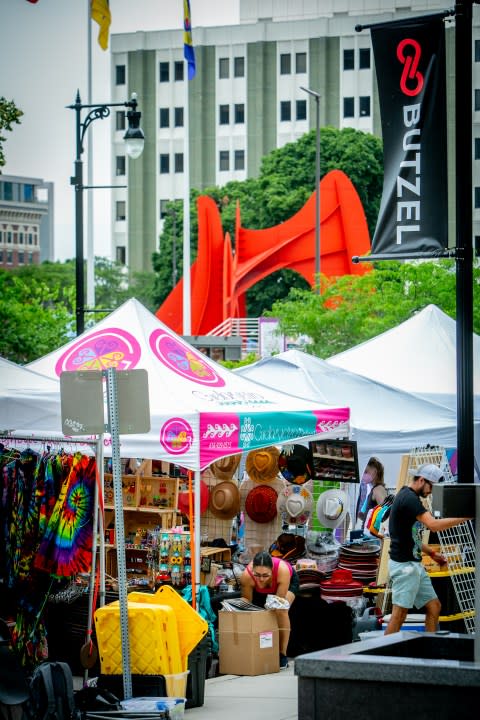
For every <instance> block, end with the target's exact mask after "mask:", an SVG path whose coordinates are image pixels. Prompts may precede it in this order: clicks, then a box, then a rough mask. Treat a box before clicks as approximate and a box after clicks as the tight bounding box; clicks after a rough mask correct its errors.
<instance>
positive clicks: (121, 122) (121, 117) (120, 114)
mask: <svg viewBox="0 0 480 720" xmlns="http://www.w3.org/2000/svg"><path fill="white" fill-rule="evenodd" d="M115 130H125V111H124V110H117V111H116V113H115Z"/></svg>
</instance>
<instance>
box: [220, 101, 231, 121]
mask: <svg viewBox="0 0 480 720" xmlns="http://www.w3.org/2000/svg"><path fill="white" fill-rule="evenodd" d="M218 122H219V123H220V125H228V124H229V123H230V107H229V106H228V105H220V108H219V117H218Z"/></svg>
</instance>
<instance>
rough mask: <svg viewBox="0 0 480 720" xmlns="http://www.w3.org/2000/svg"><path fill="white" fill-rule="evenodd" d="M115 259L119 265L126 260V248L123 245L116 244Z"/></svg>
mask: <svg viewBox="0 0 480 720" xmlns="http://www.w3.org/2000/svg"><path fill="white" fill-rule="evenodd" d="M115 260H116V261H117V263H119V264H120V265H125V264H126V262H127V250H126V247H125V245H117V247H116V248H115Z"/></svg>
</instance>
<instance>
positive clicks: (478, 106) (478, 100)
mask: <svg viewBox="0 0 480 720" xmlns="http://www.w3.org/2000/svg"><path fill="white" fill-rule="evenodd" d="M475 110H480V90H475ZM6 199H7V198H5V200H6Z"/></svg>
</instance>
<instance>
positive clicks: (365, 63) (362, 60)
mask: <svg viewBox="0 0 480 720" xmlns="http://www.w3.org/2000/svg"><path fill="white" fill-rule="evenodd" d="M358 66H359V68H360V70H368V69H369V67H370V48H360V51H359V59H358Z"/></svg>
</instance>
